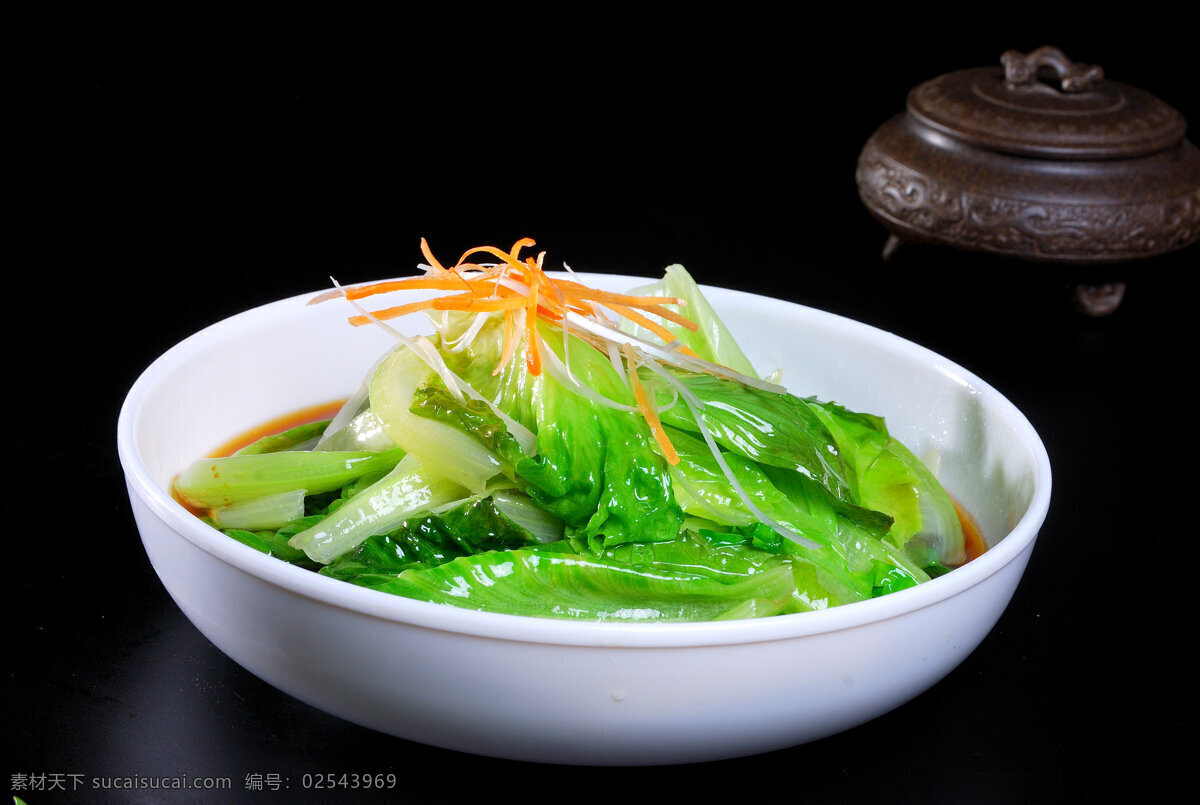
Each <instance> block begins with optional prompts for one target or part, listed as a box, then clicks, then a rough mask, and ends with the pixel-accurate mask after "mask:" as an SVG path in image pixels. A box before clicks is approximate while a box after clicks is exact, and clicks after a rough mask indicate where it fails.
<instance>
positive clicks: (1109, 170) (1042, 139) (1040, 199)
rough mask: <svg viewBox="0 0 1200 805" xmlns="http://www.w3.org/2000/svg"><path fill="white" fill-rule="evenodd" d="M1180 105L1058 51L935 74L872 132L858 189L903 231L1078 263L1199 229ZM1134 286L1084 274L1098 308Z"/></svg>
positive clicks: (1171, 242) (1137, 252) (893, 239)
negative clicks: (1090, 280)
mask: <svg viewBox="0 0 1200 805" xmlns="http://www.w3.org/2000/svg"><path fill="white" fill-rule="evenodd" d="M1186 127H1187V124H1186V122H1185V121H1184V119H1183V117H1182V116H1181V115H1180V114H1179V113H1178V112H1177V111H1176V110H1175V109H1173V108H1172V107H1170V106H1168V105H1167V104H1166V103H1164V102H1163V101H1161V100H1159V99H1158V98H1156V97H1154V96H1153V95H1151V94H1149V93H1147V92H1144V91H1142V90H1140V89H1137V88H1134V87H1130V86H1127V85H1124V84H1120V83H1117V82H1115V81H1110V80H1108V79H1106V78H1105V77H1104V73H1103V70H1102V69H1101V68H1100V67H1098V66H1093V65H1085V64H1076V63H1074V62H1072V61H1071V60H1069V59H1068V58H1066V56H1064V55H1063V53H1062V52H1061V51H1059V50H1057V49H1056V48H1049V47H1046V48H1039V49H1038V50H1035V51H1033V52H1032V53H1029V54H1021V53H1018V52H1016V51H1009V52H1007V53H1005V54H1004V55H1003V56H1002V57H1001V63H1000V65H998V66H996V67H984V68H977V69H969V70H960V71H957V72H952V73H948V74H946V75H943V76H940V77H938V78H935V79H933V80H931V81H927V82H925V83H924V84H921V85H920V86H918V87H916V88H915V89H913V90H912V91H911V92H910V93H909V95H908V102H907V109H906V111H905V112H903V113H902V114H899V115H897V116H896V117H894V118H892V119H891V120H889V121H888V122H886V123H885V124H884V125H883V126H882V127H880V128H879V130H878V131H876V132H875V134H874V135H873V136H872V137H871V138H870V139H869V140H868V141H867V143H866V146H865V147H864V148H863V150H862V153H861V155H860V156H859V160H858V171H857V181H858V190H859V195H860V196H861V198H862V201H863V203H864V204H865V205H866V207H867V209H868V210H869V211H870V212H871V214H872V215H873V216H874V217H875V218H876V219H877V220H879V221H880V222H881V223H882V224H883V225H884V226H885V227H887V229H888V230H889V231H890V232H891V236H890V237H889V238H888V242H887V244H886V245H885V247H884V257H885V259H886V258H887V257H890V255H891V253H892V252H893V251H895V249H896V248H897V246H899V245H900V243H901V242H903V241H911V242H923V243H929V244H935V245H939V246H951V247H955V248H960V249H966V250H974V251H983V252H989V253H993V254H998V255H1003V256H1009V257H1013V258H1020V259H1023V260H1028V261H1034V262H1041V263H1058V264H1070V265H1076V266H1087V265H1113V264H1120V263H1124V262H1126V261H1131V260H1139V259H1142V258H1147V257H1153V256H1156V255H1160V254H1163V253H1166V252H1170V251H1174V250H1176V249H1181V248H1183V247H1185V246H1188V245H1190V244H1192V243H1194V242H1196V241H1197V240H1198V239H1200V150H1197V148H1196V147H1195V146H1194V145H1192V143H1191V142H1189V141H1188V140H1187V139H1185V137H1184V132H1185V130H1186ZM1122 291H1123V283H1107V284H1104V285H1094V286H1093V285H1080V286H1078V287H1077V288H1076V301H1077V303H1078V304H1079V305H1080V307H1081V308H1082V309H1084V310H1085V311H1086V312H1088V313H1092V314H1094V315H1102V314H1105V313H1110V312H1112V310H1115V308H1116V306H1117V305H1118V304H1119V303H1120V299H1121V293H1122Z"/></svg>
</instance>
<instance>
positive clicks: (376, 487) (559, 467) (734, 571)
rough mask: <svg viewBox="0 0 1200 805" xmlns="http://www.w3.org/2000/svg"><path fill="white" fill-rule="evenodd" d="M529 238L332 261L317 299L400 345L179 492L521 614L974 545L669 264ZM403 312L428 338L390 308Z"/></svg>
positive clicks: (572, 611) (938, 564)
mask: <svg viewBox="0 0 1200 805" xmlns="http://www.w3.org/2000/svg"><path fill="white" fill-rule="evenodd" d="M534 245H535V244H534V241H533V240H531V239H529V238H524V239H522V240H519V241H517V242H516V243H515V244H514V245H513V247H512V248H511V249H509V250H507V251H506V250H503V249H499V248H496V247H493V246H482V247H478V248H475V249H470V250H468V251H467V252H465V253H464V254H463V255H462V257H460V258H459V260H458V262H456V263H455V264H454V265H452V266H450V267H446V266H445V265H443V264H442V263H441V262H439V261H438V260H437V259H436V258H435V257H434V255H433V253H432V251H431V250H430V248H429V246H428V244H427V243H426V242H425V241H424V239H422V241H421V251H422V253H423V255H424V257H425V259H426V261H427V265H425V266H423V268H424V273H423V274H422V275H420V276H414V277H409V278H405V279H398V280H390V281H386V282H377V283H370V284H365V285H359V286H352V287H341V286H339V285H337V284H336V282H335V288H334V289H333V290H331V291H329V292H327V293H324V294H321V295H319V296H317V297H315V298H314V299H313V300H312V303H318V302H328V301H332V300H337V299H344V300H346V301H348V302H349V303H350V304H351V305H352V306H353V308H354V311H355V312H354V314H353V315H351V316H349V318H348V320H349V323H350V324H352V325H355V326H361V325H365V324H373V325H376V326H379V327H382V328H384V329H386V330H388V331H389V332H390V333H392V334H393V335H394V336H395V338H396V340H397V342H398V343H397V346H396V347H395V349H394V350H392V351H390V352H389V353H388V354H387V355H385V356H384V357H383V358H382V359H381V360H380V361H379V362H378V363H377V364H376V365H375V366H374V367H373V368H372V370H371V371H370V373H369V374H368V377H367V378H366V379H365V380H364V382H363V384H362V386H361V387H360V388H359V389H358V391H357V392H356V393H354V394H353V395H352V396H351V397H350V398H349V399H348V400H347V402H346V404H345V405H344V406H343V407H342V408H341V410H340V411H339V412H338V413H337V415H336V416H335V417H334V418H333V419H332V420H330V421H329V422H327V423H319V424H316V425H308V426H306V428H305V429H302V430H299V431H297V432H292V431H289V432H288V433H285V434H281V435H278V436H274V437H269V438H270V439H271V441H270V442H269V443H266V444H264V442H265V441H266V440H260V442H256V443H255V444H253V445H250V446H249V447H247V448H245V449H244V450H242V451H239V452H238V453H236V454H234V455H232V456H228V457H222V458H209V459H203V460H200V461H197V462H195V463H193V464H192V465H191V466H190V467H188V468H187V469H186V470H185V471H184V472H183V473H181V475H180V476H179V478H178V479H177V481H176V492H177V494H178V495H179V497H180V498H181V499H182V500H184V501H185V502H187V503H189V504H190V505H192V506H196V507H199V508H201V509H204V510H207V511H208V515H207V517H208V519H209V520H210V522H211V523H212V524H213V525H214V526H216V527H218V528H221V529H222V530H223V531H224V532H225V533H226V534H228V535H230V536H231V537H233V538H235V539H238V540H240V541H242V542H244V543H246V544H248V545H250V546H252V547H255V548H257V549H258V550H261V551H264V552H266V553H269V554H272V555H274V556H277V557H279V558H280V559H282V560H284V561H289V562H292V563H294V564H297V565H300V566H303V567H307V568H309V569H311V570H314V571H316V572H319V573H321V574H323V575H327V576H331V577H333V578H336V579H341V580H344V581H348V582H351V583H354V584H358V585H361V586H366V587H370V588H373V589H377V590H381V591H384V592H389V593H393V594H396V595H401V596H406V597H410V598H416V599H420V600H424V601H433V602H438V603H443V604H452V605H456V606H461V607H467V608H473V609H481V610H487V611H493V612H502V613H509V614H519V615H536V616H545V617H561V618H577V619H587V620H625V621H670V620H713V619H728V618H746V617H762V616H767V615H777V614H786V613H794V612H803V611H808V610H813V609H822V608H825V607H828V606H836V605H840V604H847V603H852V602H855V601H861V600H865V599H868V598H873V597H876V596H879V595H884V594H887V593H891V592H894V591H896V590H899V589H903V588H905V587H910V586H913V585H916V584H920V583H922V582H925V581H928V580H929V579H930V578H931V577H932V576H936V575H939V574H941V573H944V572H946V571H947V570H948V569H949V568H951V567H953V566H955V565H957V564H960V563H961V562H963V561H964V559H965V554H964V538H963V531H962V527H961V523H960V521H959V518H958V514H957V511H956V510H955V507H954V504H953V502H952V501H951V499H950V497H949V496H948V495H947V493H946V492H945V490H944V489H943V488H942V486H941V484H940V483H939V482H938V481H937V479H936V478H935V477H934V475H933V474H932V472H930V471H929V469H928V468H927V467H925V465H924V464H922V463H921V461H920V460H918V459H917V458H916V457H915V456H914V455H913V453H912V452H911V451H910V450H909V449H908V448H906V447H905V446H904V445H903V444H901V443H900V442H898V441H897V440H896V439H894V438H892V437H891V436H890V434H889V433H888V430H887V427H886V425H885V423H884V421H883V420H882V419H881V418H879V417H876V416H873V415H869V414H863V413H857V412H853V411H849V410H847V409H846V408H844V407H842V406H841V405H838V404H837V403H833V402H823V401H820V400H817V399H815V398H800V397H797V396H794V395H792V394H790V393H788V391H787V390H786V389H785V388H784V387H783V386H781V385H779V384H778V383H775V382H771V381H768V380H763V379H760V378H759V376H758V375H757V373H756V372H755V370H754V368H753V366H752V365H751V364H750V362H749V360H748V359H747V358H746V356H745V355H744V354H743V353H742V351H741V349H740V348H739V347H738V345H737V343H736V341H735V340H734V338H733V336H732V334H731V333H730V332H729V331H728V329H727V328H726V327H725V325H724V324H723V323H722V322H721V320H720V318H719V317H718V315H717V313H716V312H715V311H714V310H713V309H712V307H711V306H710V305H709V304H708V302H707V300H706V299H705V298H704V296H703V294H702V293H701V291H700V288H699V286H697V285H696V283H695V282H694V281H693V280H692V278H691V276H690V275H689V274H688V273H687V272H686V271H685V270H684V269H683V267H682V266H678V265H675V266H670V267H668V268H667V270H666V272H665V275H664V276H663V278H662V279H661V280H660V281H658V282H655V283H652V284H649V285H647V286H645V287H643V288H638V289H631V290H630V291H629V292H627V293H624V294H619V293H612V292H609V291H602V290H598V289H595V288H590V287H588V286H587V285H585V284H583V283H581V282H578V281H577V280H576V278H575V275H574V274H573V272H571V271H570V269H569V268H567V267H566V266H565V265H564V268H566V269H567V270H566V275H565V276H562V275H559V276H554V277H552V276H550V275H549V274H548V273H546V271H545V270H544V269H543V262H544V258H545V253H544V252H542V253H540V254H538V255H537V256H536V257H532V256H524V257H522V252H523V251H524V250H526V249H528V248H530V247H532V246H534ZM476 260H478V261H476ZM403 293H408V294H410V295H413V294H415V295H417V296H419V297H420V298H410V299H408V300H397V301H400V302H401V303H400V304H396V305H393V306H391V307H385V308H382V309H379V310H375V311H371V310H368V309H366V308H365V307H364V306H363V305H362V304H361V302H362V300H366V299H369V298H373V297H376V296H380V295H383V294H403ZM418 312H419V313H423V314H424V315H426V316H428V318H429V319H430V320H431V321H432V322H433V324H434V328H435V334H434V335H432V336H429V337H426V336H411V335H407V334H405V333H403V332H401V331H400V330H397V329H395V328H394V327H392V326H391V325H390V324H389V323H388V322H389V321H391V320H393V319H396V318H398V317H401V316H407V315H411V314H414V313H418ZM331 396H332V395H331Z"/></svg>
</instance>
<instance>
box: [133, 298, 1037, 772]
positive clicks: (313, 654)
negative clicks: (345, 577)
mask: <svg viewBox="0 0 1200 805" xmlns="http://www.w3.org/2000/svg"><path fill="white" fill-rule="evenodd" d="M584 281H586V282H588V283H590V284H592V285H595V286H597V287H601V288H606V289H611V290H627V289H629V288H631V287H634V286H636V285H640V284H644V283H645V282H646V280H645V279H642V278H634V277H621V276H614V275H590V276H589V275H585V276H584ZM705 292H706V293H707V294H708V296H709V299H710V301H711V302H712V303H713V305H714V306H715V307H716V309H717V310H718V311H719V313H720V314H721V315H722V317H723V319H724V320H725V322H726V323H727V324H728V325H729V327H730V328H731V329H732V331H733V332H734V333H735V334H736V336H737V337H738V340H739V342H740V343H741V345H742V346H743V348H744V349H745V351H746V352H747V354H748V355H749V357H750V358H751V360H752V361H753V362H754V364H755V365H756V367H757V368H758V369H759V370H760V371H770V370H772V369H774V368H777V367H782V368H783V370H784V375H783V377H784V382H785V384H786V385H787V386H788V387H789V388H790V389H791V390H792V391H793V392H794V393H798V394H800V395H802V396H808V395H817V396H819V397H822V398H824V399H831V400H837V401H839V402H841V403H844V404H846V405H848V406H850V407H851V408H857V409H860V410H864V411H870V412H872V413H877V414H880V415H883V416H885V417H886V418H887V422H888V425H889V427H890V428H891V430H892V432H893V433H894V434H895V435H896V436H898V437H899V438H901V439H902V440H904V441H905V442H906V443H908V444H909V445H910V446H911V447H913V449H914V450H915V451H916V452H917V454H918V455H926V454H930V453H934V452H936V454H937V455H938V457H939V458H938V461H937V472H938V475H939V476H940V477H941V479H942V481H943V483H944V484H945V485H946V487H947V489H948V490H949V491H950V493H951V494H952V495H954V496H955V497H956V498H957V499H958V500H959V501H960V502H961V503H963V504H965V506H966V507H967V509H968V510H969V511H970V512H971V513H972V514H973V515H974V516H975V518H976V520H977V521H978V523H979V525H980V526H981V528H982V531H983V533H984V535H985V537H986V538H987V540H988V542H989V543H990V546H991V547H990V550H989V551H988V552H987V553H985V554H984V555H983V556H981V557H980V558H978V559H976V560H975V561H973V562H971V563H969V564H967V565H965V566H964V567H962V568H959V569H957V570H955V571H953V572H951V573H949V574H947V575H946V576H943V577H941V578H938V579H935V580H933V581H931V582H929V583H927V584H923V585H920V586H918V587H914V588H910V589H907V590H902V591H900V592H898V593H894V594H891V595H888V596H885V597H882V598H878V599H874V600H871V601H865V602H861V603H856V604H851V605H848V606H844V607H837V608H833V609H829V610H825V611H821V612H810V613H803V614H795V615H784V616H779V617H774V618H765V619H761V620H748V621H740V622H722V623H696V624H615V623H576V622H570V621H561V620H550V619H539V618H526V617H518V616H511V615H497V614H490V613H480V612H472V611H468V610H463V609H457V608H454V607H449V606H442V605H438V604H429V603H424V602H419V601H411V600H407V599H404V598H398V597H395V596H389V595H387V594H385V593H381V592H377V591H374V590H367V589H363V588H359V587H356V586H354V585H351V584H347V583H344V582H340V581H336V580H333V579H329V578H325V577H323V576H319V575H316V574H313V573H310V572H308V571H305V570H301V569H299V568H296V567H292V566H290V565H288V564H285V563H283V562H280V561H278V560H276V559H272V558H270V557H268V556H266V555H264V554H261V553H258V552H256V551H254V550H253V549H251V548H248V547H246V546H244V545H242V544H240V543H238V542H235V541H234V540H231V539H229V538H227V537H225V536H224V535H222V534H220V533H219V532H217V531H215V530H213V529H211V528H209V527H208V526H206V525H204V524H203V523H201V522H200V521H199V520H197V519H195V518H194V517H192V516H191V515H190V514H189V513H188V512H187V511H186V510H185V509H184V508H183V507H182V506H180V505H179V504H177V503H176V502H175V501H174V500H173V499H172V498H171V496H170V494H168V489H169V486H170V483H171V479H172V478H173V477H174V475H175V474H176V473H178V472H179V471H180V470H181V469H182V468H183V467H184V466H185V465H186V464H188V463H189V462H191V461H192V460H194V459H196V458H197V457H200V456H203V455H205V454H207V453H209V452H210V451H212V450H214V449H215V448H216V447H217V446H218V445H220V444H222V443H224V442H225V441H227V440H228V439H230V438H232V437H233V436H235V435H237V434H239V433H241V432H243V431H245V430H248V429H249V428H251V427H253V426H255V425H257V424H259V423H262V422H264V421H266V420H269V419H272V418H274V417H277V416H279V415H282V414H285V413H288V412H290V411H292V410H295V409H298V408H300V407H303V406H306V405H312V404H317V403H321V402H326V401H329V400H332V399H335V398H339V397H344V396H347V395H349V394H350V393H351V392H352V391H353V390H354V389H355V388H356V387H357V384H358V383H359V382H360V381H361V380H362V378H363V376H364V374H365V373H366V371H367V369H368V368H369V367H370V366H371V365H372V364H373V363H374V361H375V360H376V359H377V358H378V357H379V356H380V355H381V354H382V352H383V351H384V350H385V349H386V348H387V347H388V346H389V345H390V343H391V342H390V337H389V336H388V335H387V334H385V333H383V332H382V331H380V330H378V329H377V328H358V329H356V328H352V327H350V326H348V325H347V324H346V323H345V318H346V316H347V314H348V310H347V308H346V307H345V306H344V305H342V304H341V303H338V302H331V303H327V304H324V305H318V306H312V307H309V306H306V305H305V302H306V301H307V300H308V298H309V297H308V296H301V297H295V298H292V299H287V300H283V301H280V302H275V303H273V304H269V305H265V306H263V307H260V308H257V309H254V310H251V311H248V312H246V313H242V314H240V315H237V316H234V317H232V318H230V319H227V320H225V321H222V322H220V323H218V324H216V325H213V326H212V327H209V328H207V329H205V330H203V331H201V332H199V333H197V334H195V335H193V336H191V337H190V338H188V339H186V340H184V341H182V342H181V343H179V344H178V345H176V346H175V347H174V348H172V349H171V350H169V351H168V352H167V353H166V354H164V355H163V356H162V357H161V358H159V359H158V360H157V361H155V362H154V363H153V364H152V365H151V366H150V367H149V368H148V369H147V370H146V371H145V373H144V374H143V375H142V376H141V377H140V378H139V379H138V381H137V382H136V383H135V384H134V386H133V388H132V389H131V390H130V392H129V395H128V397H127V399H126V401H125V404H124V406H123V408H122V410H121V416H120V421H119V424H118V446H119V450H120V458H121V463H122V465H123V466H124V469H125V473H126V478H127V483H128V487H129V497H130V501H131V503H132V506H133V512H134V515H135V517H136V520H137V524H138V528H139V530H140V531H141V536H142V541H143V543H144V545H145V549H146V552H147V554H148V555H149V558H150V561H151V563H152V564H153V565H154V568H155V570H156V571H157V572H158V575H159V577H160V578H161V579H162V582H163V584H164V585H165V586H166V588H167V590H168V591H169V592H170V594H171V596H172V597H173V598H174V600H175V601H176V602H177V603H178V605H179V607H180V608H181V609H182V610H183V612H184V613H185V614H186V615H187V617H188V618H190V619H191V621H192V623H194V624H195V625H196V627H197V628H198V629H199V630H200V631H201V632H202V633H203V634H204V635H205V636H206V637H207V638H208V639H209V640H211V641H212V643H213V644H214V645H216V646H217V647H218V648H219V649H221V650H222V651H223V652H225V653H226V654H227V655H229V656H230V657H232V658H233V659H234V660H235V661H237V662H238V663H239V664H241V665H242V666H243V667H245V668H246V669H247V670H249V671H250V672H251V673H253V674H255V675H256V676H258V677H260V678H262V679H264V680H266V681H267V682H269V683H270V684H272V685H274V686H275V687H277V688H279V689H281V690H283V691H285V692H287V693H289V694H291V695H292V696H295V697H296V698H298V699H301V700H302V701H305V702H307V703H309V704H311V705H313V706H315V707H318V708H320V709H322V710H325V711H327V712H330V713H333V714H335V715H337V716H340V717H342V718H345V719H348V720H350V721H353V722H355V723H358V724H361V725H364V726H366V727H370V728H373V729H376V730H380V731H382V732H386V733H390V734H393V735H398V736H401V737H403V738H407V739H410V740H414V741H419V742H422V743H427V744H432V745H436V746H441V747H446V748H451V749H456V750H461V751H466V752H473V753H477V754H483V755H492V756H497V757H504V758H513V759H521V760H532V761H540V762H555V763H578V764H651V763H654V764H661V763H682V762H692V761H703V760H712V759H718V758H727V757H734V756H739V755H747V754H753V753H758V752H765V751H769V750H774V749H779V748H782V747H786V746H791V745H795V744H799V743H803V742H806V741H811V740H814V739H817V738H821V737H824V736H827V735H831V734H833V733H836V732H839V731H841V730H845V729H848V728H850V727H853V726H856V725H858V724H861V723H863V722H865V721H868V720H870V719H872V718H875V717H876V716H879V715H881V714H883V713H885V712H887V711H888V710H891V709H892V708H894V707H897V706H899V705H901V704H903V703H904V702H906V701H908V700H909V699H911V698H913V697H915V696H916V695H918V694H919V693H921V692H923V691H924V690H926V689H927V688H929V687H930V686H932V685H933V684H935V683H936V682H937V681H938V680H940V679H941V678H942V677H943V676H945V675H946V674H947V673H949V672H950V671H951V670H952V669H953V668H954V667H955V666H956V665H958V664H959V663H960V662H961V661H962V660H963V659H964V658H965V657H966V656H967V655H968V654H969V653H970V652H971V651H972V650H973V649H974V648H975V647H976V646H977V645H978V644H979V643H980V641H981V640H982V639H983V638H984V637H985V636H986V635H987V633H988V631H989V630H990V629H991V628H992V627H993V626H994V625H995V623H996V621H997V619H998V618H999V617H1000V615H1001V613H1002V612H1003V610H1004V608H1005V607H1006V606H1007V605H1008V602H1009V600H1010V599H1011V597H1012V594H1013V591H1014V589H1015V588H1016V586H1017V583H1018V581H1019V580H1020V578H1021V574H1022V573H1023V571H1024V569H1025V565H1026V562H1027V561H1028V559H1029V555H1030V552H1031V551H1032V550H1033V545H1034V541H1035V539H1036V537H1037V532H1038V529H1039V528H1040V526H1041V524H1042V522H1043V520H1044V519H1045V516H1046V511H1047V507H1048V506H1049V501H1050V464H1049V459H1048V457H1047V455H1046V451H1045V448H1044V447H1043V445H1042V443H1041V441H1040V439H1039V438H1038V435H1037V433H1036V432H1035V431H1034V429H1033V428H1032V427H1031V426H1030V424H1029V422H1028V421H1027V420H1026V419H1025V417H1024V416H1022V414H1021V413H1020V412H1019V411H1018V410H1017V409H1016V408H1015V407H1013V405H1012V404H1011V403H1009V402H1008V401H1007V400H1006V399H1005V398H1004V397H1002V396H1001V395H1000V394H999V393H997V392H996V391H995V390H994V389H992V388H991V387H990V386H988V385H987V384H986V383H985V382H983V381H982V380H980V379H979V378H977V377H975V376H974V375H972V374H971V373H969V372H967V371H965V370H964V369H962V368H961V367H959V366H957V365H955V364H953V363H951V362H950V361H948V360H946V359H945V358H942V357H940V356H938V355H936V354H934V353H932V352H930V351H928V350H926V349H924V348H922V347H919V346H916V345H914V344H912V343H910V342H907V341H904V340H903V339H900V338H898V337H896V336H894V335H891V334H889V333H886V332H883V331H881V330H878V329H875V328H872V327H869V326H866V325H864V324H860V323H857V322H854V321H850V320H848V319H844V318H841V317H838V316H834V315H831V314H828V313H823V312H820V311H817V310H812V309H809V308H805V307H801V306H798V305H794V304H790V303H787V302H782V301H779V300H774V299H768V298H764V297H759V296H753V295H750V294H744V293H739V292H734V291H728V290H722V289H716V288H706V289H705ZM414 318H416V317H414ZM737 679H753V683H752V684H749V683H748V684H745V685H738V684H736V682H733V681H732V680H737Z"/></svg>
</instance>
